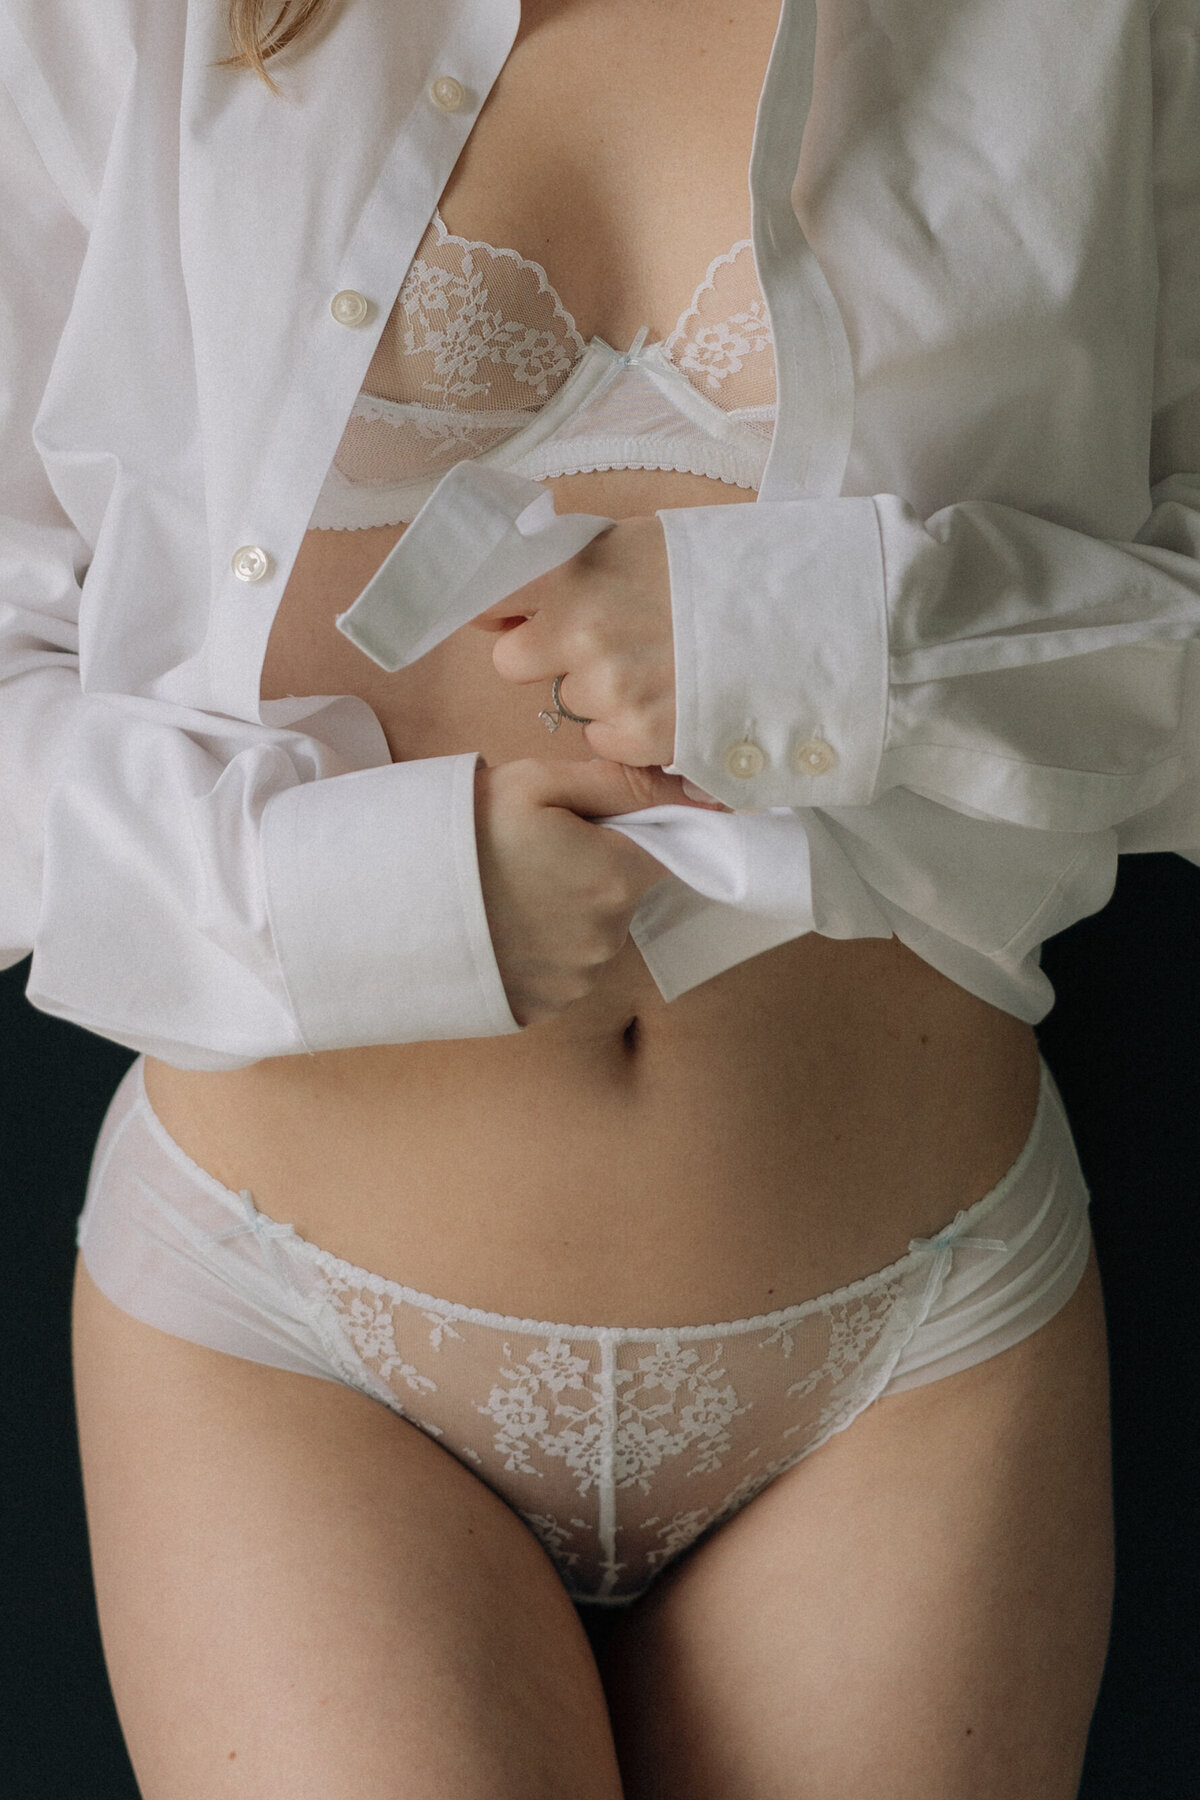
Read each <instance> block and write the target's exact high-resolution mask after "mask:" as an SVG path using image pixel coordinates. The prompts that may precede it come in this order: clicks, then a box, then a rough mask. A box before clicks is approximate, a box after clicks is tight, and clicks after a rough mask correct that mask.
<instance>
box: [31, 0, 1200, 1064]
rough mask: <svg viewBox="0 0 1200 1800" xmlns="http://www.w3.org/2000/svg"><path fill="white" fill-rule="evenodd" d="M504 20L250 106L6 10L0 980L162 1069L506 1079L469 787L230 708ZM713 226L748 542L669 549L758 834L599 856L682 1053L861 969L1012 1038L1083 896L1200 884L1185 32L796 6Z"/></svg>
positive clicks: (1114, 2)
mask: <svg viewBox="0 0 1200 1800" xmlns="http://www.w3.org/2000/svg"><path fill="white" fill-rule="evenodd" d="M518 11H519V9H518V4H517V0H440V3H439V4H437V5H434V4H433V3H432V0H405V3H403V4H397V0H354V3H353V4H352V5H348V6H346V7H343V8H339V9H336V10H335V12H334V14H333V16H332V18H331V22H330V26H329V29H328V30H327V31H326V32H324V33H323V34H322V36H321V38H320V41H319V42H318V43H315V44H313V45H312V47H311V48H310V49H309V50H308V51H307V52H306V53H305V54H304V55H301V56H297V57H295V58H294V59H289V60H288V66H287V67H286V69H284V70H282V71H281V74H280V80H281V82H282V84H283V86H284V89H285V94H286V98H284V99H278V98H275V97H273V96H272V95H271V94H270V93H269V92H267V90H266V89H265V88H264V87H263V86H262V85H261V84H260V83H259V82H258V81H257V80H256V79H255V78H254V77H253V76H252V75H250V74H248V73H245V72H242V71H238V70H234V69H230V68H219V67H216V66H214V65H215V64H216V62H217V61H218V60H219V59H220V58H221V57H223V56H224V55H226V54H227V53H228V48H229V46H228V43H227V41H226V39H225V36H224V12H225V8H224V6H223V5H222V4H219V3H218V0H206V4H204V5H197V6H194V7H189V8H185V7H182V6H154V7H146V6H141V5H135V4H134V0H110V3H109V4H107V5H105V6H104V7H101V8H98V7H96V6H94V5H90V4H85V0H56V3H55V4H54V5H53V6H47V5H45V4H44V0H0V182H2V187H0V354H2V359H3V361H2V368H3V375H2V381H3V389H2V394H0V407H2V416H0V432H2V454H0V962H3V963H8V962H13V961H15V960H17V959H18V958H20V957H21V956H23V955H25V954H27V953H28V952H29V950H30V949H32V951H33V965H32V975H31V980H30V986H29V994H30V997H31V999H32V1000H33V1001H34V1003H35V1004H36V1005H38V1006H40V1007H43V1008H44V1009H45V1010H47V1011H49V1012H52V1013H55V1014H58V1015H59V1016H61V1017H65V1018H69V1019H72V1020H75V1021H76V1022H78V1023H80V1024H82V1025H84V1026H86V1027H87V1028H89V1029H90V1030H93V1031H96V1032H98V1033H100V1034H102V1035H104V1036H106V1037H110V1038H113V1039H115V1040H117V1041H118V1042H121V1043H123V1044H127V1045H129V1046H131V1047H134V1048H136V1049H140V1050H146V1051H150V1052H152V1053H154V1054H156V1055H158V1056H162V1057H165V1058H167V1059H168V1060H170V1061H172V1062H175V1063H177V1064H179V1065H180V1066H185V1067H198V1068H212V1069H217V1068H230V1067H237V1066H239V1065H241V1064H244V1063H248V1062H252V1061H254V1060H256V1059H258V1058H260V1057H264V1056H270V1055H279V1054H286V1053H289V1052H298V1051H302V1050H305V1049H327V1048H337V1047H343V1046H350V1045H357V1044H368V1043H384V1042H403V1041H412V1040H417V1039H421V1038H432V1037H455V1036H472V1035H487V1034H493V1033H500V1032H504V1031H511V1030H513V1029H515V1022H514V1020H513V1018H512V1015H511V1013H510V1011H509V1008H508V1005H507V1003H506V1000H505V996H504V991H503V987H502V984H501V982H500V979H499V974H498V971H497V968H496V963H495V958H494V955H493V953H492V949H491V944H490V940H489V937H488V932H487V922H486V917H485V913H484V907H483V901H482V896H481V891H480V885H479V874H478V868H477V862H476V852H475V840H474V825H473V813H472V791H473V771H474V766H475V760H476V759H475V757H474V756H473V755H469V754H468V755H464V756H459V757H443V758H437V759H430V760H427V761H415V762H409V763H399V764H392V763H391V761H390V759H389V756H388V750H387V746H386V743H385V740H384V735H383V732H382V729H381V727H380V725H379V723H378V720H377V719H376V718H375V715H374V714H373V712H372V711H371V709H370V708H369V707H368V706H367V704H366V703H365V702H364V701H362V700H360V699H358V698H356V697H352V696H337V695H333V696H329V695H325V696H317V697H311V696H310V697H306V698H296V699H289V700H278V701H271V702H260V700H259V678H260V671H261V667H262V662H263V657H264V654H265V650H266V644H267V638H268V634H269V632H270V628H271V623H272V619H273V617H274V614H275V611H276V608H277V606H278V604H279V600H280V597H281V595H282V592H283V589H284V586H285V584H286V581H287V578H288V574H289V572H290V570H291V567H292V564H293V561H294V558H295V556H296V553H297V550H298V548H299V545H300V542H301V539H302V537H303V534H304V531H305V528H306V526H307V524H308V521H309V518H310V515H311V513H312V509H313V505H314V502H315V500H316V497H317V494H318V492H319V490H320V488H321V485H322V482H323V479H324V477H325V474H326V471H327V470H328V468H329V465H330V462H331V459H332V456H333V452H334V449H335V447H336V445H337V442H338V440H339V437H340V435H341V431H342V428H343V426H344V424H345V421H346V418H347V416H348V414H349V412H350V409H351V406H352V404H353V402H354V399H355V396H356V394H357V392H358V390H359V388H360V386H361V384H362V381H363V379H364V376H365V373H366V369H367V365H368V363H369V361H370V358H371V355H372V352H373V349H374V346H375V342H376V340H377V338H378V335H379V332H380V330H381V329H382V326H383V323H384V321H385V320H386V318H387V315H388V313H389V311H390V309H391V306H392V304H393V302H394V300H395V297H396V294H397V292H398V290H399V287H400V283H401V281H402V279H403V277H404V275H405V272H406V270H407V268H408V265H409V263H410V261H411V259H412V256H413V253H414V251H415V249H416V246H417V244H418V242H419V240H420V238H421V235H422V233H423V232H424V230H425V227H426V225H427V223H428V221H429V218H430V217H431V215H432V212H433V210H434V207H435V204H436V202H437V200H438V197H439V195H440V193H441V191H442V188H443V186H444V184H445V182H446V179H447V177H448V175H449V173H450V170H451V168H452V167H453V164H454V162H455V160H456V158H457V156H458V154H459V152H460V150H461V148H462V146H463V143H464V141H465V139H466V137H467V135H468V134H469V132H470V130H471V128H472V124H473V122H474V120H475V119H476V117H477V116H478V113H479V109H480V107H481V106H482V105H483V103H484V101H485V100H486V98H487V95H488V92H489V90H490V88H491V86H492V83H493V82H494V80H495V78H496V75H497V73H498V71H499V70H500V68H501V67H502V66H503V63H504V61H505V58H506V57H507V55H508V53H509V50H510V48H511V45H512V41H513V38H514V35H515V31H516V26H517V23H518ZM818 18H819V22H820V36H819V39H818V36H817V30H816V28H817V22H818ZM810 99H811V106H810ZM749 174H750V187H751V201H752V218H753V239H754V250H755V258H756V263H757V268H758V275H759V280H760V283H761V286H762V291H763V294H764V298H765V300H766V303H767V307H768V311H769V313H770V318H771V324H772V330H773V334H774V340H775V354H776V366H777V375H778V423H777V426H776V432H775V437H774V441H773V443H772V448H771V454H770V458H769V461H768V465H767V470H766V474H765V477H764V481H763V486H762V490H761V492H760V495H759V502H758V504H757V505H754V506H742V507H729V506H712V507H689V508H683V509H677V510H671V511H666V512H664V513H663V514H662V518H663V522H664V526H665V528H666V534H667V546H668V558H669V564H670V577H671V601H672V610H673V618H674V626H675V639H676V676H677V690H678V719H679V722H678V731H677V738H676V745H675V762H674V765H673V766H674V767H675V768H677V769H679V770H680V771H682V772H683V773H685V774H686V775H687V776H688V777H689V778H690V779H691V780H693V781H694V782H695V783H697V784H698V785H699V786H700V787H702V788H704V789H706V790H707V791H709V792H710V793H713V794H716V795H718V796H719V797H721V798H722V799H724V800H726V801H728V802H729V804H730V805H732V806H734V807H735V808H737V809H739V810H738V811H737V813H736V814H735V815H733V816H732V817H718V816H715V815H712V814H683V813H681V812H680V811H678V810H677V809H670V813H671V815H672V816H671V817H668V818H666V819H664V818H663V817H662V816H661V814H657V815H655V816H653V817H649V818H648V819H647V820H646V821H645V822H644V824H643V826H642V827H640V828H639V826H638V824H637V822H636V821H635V822H633V823H632V824H630V822H629V821H624V822H622V826H621V828H623V829H628V830H630V831H631V832H633V831H637V830H639V829H643V830H644V831H645V833H646V834H647V835H646V836H645V837H644V838H643V839H642V841H644V842H647V843H648V844H650V845H651V846H653V844H654V842H656V841H657V842H660V843H662V844H665V845H666V846H667V853H665V854H664V857H663V860H664V862H666V863H667V865H668V866H669V867H670V868H671V869H672V870H673V874H672V876H671V877H670V878H669V879H667V880H665V881H664V882H662V883H661V884H660V885H659V886H658V887H656V888H655V889H653V890H651V892H650V894H649V895H647V897H646V899H645V901H644V902H643V906H642V908H641V910H640V912H639V915H638V919H637V921H636V926H635V936H636V938H637V941H638V943H639V945H640V947H641V949H642V952H643V954H644V955H645V956H646V959H647V962H648V964H649V966H650V968H651V970H652V972H653V974H654V976H655V979H656V980H657V981H658V983H659V986H660V988H661V989H662V991H663V992H664V993H665V994H667V995H668V997H670V996H671V995H672V994H675V993H679V992H682V991H683V990H684V989H686V988H687V987H689V986H692V985H694V984H695V983H696V982H697V981H700V980H703V979H705V978H706V977H707V976H708V975H710V974H713V973H716V972H717V970H719V969H720V968H724V967H727V966H729V965H730V964H731V963H732V962H735V961H737V960H739V958H741V957H745V956H749V955H752V954H754V953H755V952H756V951H757V950H759V949H763V948H766V947H767V946H768V945H769V944H772V943H777V942H779V941H781V940H782V939H783V938H786V937H788V936H795V935H796V934H797V933H798V932H800V931H803V930H805V929H812V930H817V931H822V932H826V933H827V934H829V935H833V936H855V935H872V934H879V933H887V932H895V933H896V934H897V935H898V936H899V937H901V938H902V939H903V940H904V941H905V942H906V943H908V944H910V945H911V946H912V947H913V948H914V949H915V950H916V951H917V952H918V953H919V954H920V955H922V956H924V957H925V958H926V959H927V960H928V961H930V962H931V963H933V964H934V965H935V966H937V967H939V968H941V969H943V970H944V971H945V972H946V973H948V974H949V975H951V976H952V977H953V978H954V979H955V980H957V981H960V982H961V983H962V984H963V985H964V986H966V987H968V988H970V989H971V990H972V991H974V992H976V993H979V994H982V995H983V996H984V997H985V998H987V999H989V1000H992V1001H993V1002H995V1003H996V1004H998V1005H1001V1006H1005V1007H1007V1008H1008V1009H1009V1010H1010V1011H1012V1012H1014V1013H1017V1014H1018V1015H1019V1016H1022V1017H1025V1018H1028V1019H1036V1018H1037V1017H1039V1016H1040V1015H1041V1013H1042V1012H1044V1011H1045V1009H1046V1007H1047V1005H1048V1004H1049V999H1050V996H1049V990H1048V987H1047V986H1046V984H1045V982H1044V979H1043V978H1042V977H1041V976H1040V974H1039V972H1038V970H1037V963H1036V952H1037V947H1038V945H1039V944H1040V943H1041V942H1042V941H1043V939H1044V938H1045V937H1047V936H1048V935H1050V933H1052V932H1054V931H1057V930H1060V929H1061V928H1062V927H1063V926H1065V925H1067V924H1069V923H1070V922H1071V921H1072V920H1074V919H1075V918H1078V917H1080V916H1081V915H1082V914H1084V913H1086V912H1088V911H1090V910H1094V909H1095V908H1096V907H1098V906H1100V905H1101V904H1103V902H1104V900H1105V899H1106V897H1107V894H1108V892H1109V890H1110V887H1111V883H1112V880H1113V874H1114V865H1115V856H1116V853H1117V849H1118V847H1121V848H1132V849H1156V848H1179V849H1182V850H1184V851H1185V852H1190V853H1192V854H1193V855H1194V857H1195V859H1196V860H1200V849H1198V848H1197V847H1198V846H1200V798H1198V787H1200V784H1198V783H1197V779H1196V762H1197V754H1198V748H1197V743H1196V733H1197V730H1198V727H1197V724H1196V721H1197V719H1198V718H1200V664H1198V655H1197V651H1196V649H1195V647H1194V644H1195V640H1196V638H1197V634H1198V633H1200V475H1198V474H1197V471H1200V0H1159V4H1158V5H1157V6H1155V5H1154V4H1153V0H1086V4H1085V3H1084V0H1063V3H1062V4H1059V5H1057V6H1051V7H1048V6H1047V5H1046V4H1045V0H995V4H993V5H989V6H988V7H987V8H986V9H984V10H982V11H981V10H980V9H979V8H978V7H971V8H967V7H965V6H962V5H960V4H958V0H950V3H948V4H947V5H943V6H937V7H934V6H929V5H927V4H923V3H921V0H865V5H864V6H862V7H859V8H857V9H853V11H852V13H847V12H846V11H845V10H844V9H841V8H838V7H835V6H830V7H828V8H827V7H825V6H824V4H820V5H817V6H814V4H813V0H784V3H783V7H782V11H781V15H780V24H779V29H778V33H777V36H776V40H775V46H774V49H773V52H772V56H771V61H770V65H769V68H768V70H767V74H766V79H765V83H764V88H763V93H762V97H761V101H760V106H759V113H758V120H757V125H756V131H755V141H754V150H753V155H752V161H751V167H750V171H749ZM698 203H702V195H701V194H699V193H698ZM413 530H414V531H415V530H416V527H415V526H414V528H413ZM404 542H407V537H406V539H405V540H404ZM403 548H404V543H403V542H402V544H401V545H400V546H398V549H400V550H402V549H403ZM614 828H616V827H614ZM656 831H657V832H658V833H659V837H658V839H657V840H656V839H655V838H654V835H653V834H654V833H655V832H656ZM713 831H716V832H718V833H720V834H723V835H722V837H721V844H720V851H719V854H717V855H715V856H714V851H713V843H714V841H715V840H714V839H713V837H712V835H711V834H712V833H713Z"/></svg>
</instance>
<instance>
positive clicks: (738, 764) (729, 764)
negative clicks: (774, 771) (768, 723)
mask: <svg viewBox="0 0 1200 1800" xmlns="http://www.w3.org/2000/svg"><path fill="white" fill-rule="evenodd" d="M766 766H767V759H766V757H765V756H764V755H763V753H762V751H761V750H760V749H759V747H758V745H757V744H751V743H744V744H735V745H734V746H733V748H732V750H728V751H726V753H725V767H726V768H727V769H728V770H729V773H730V774H731V775H736V776H737V778H738V780H739V781H750V780H752V779H753V777H754V776H755V775H761V774H762V772H763V770H764V769H765V768H766Z"/></svg>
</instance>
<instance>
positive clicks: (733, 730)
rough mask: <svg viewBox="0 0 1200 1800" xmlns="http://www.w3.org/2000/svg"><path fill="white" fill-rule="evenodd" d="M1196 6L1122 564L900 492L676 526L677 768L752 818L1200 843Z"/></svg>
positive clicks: (1168, 119)
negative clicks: (913, 813) (884, 819)
mask: <svg viewBox="0 0 1200 1800" xmlns="http://www.w3.org/2000/svg"><path fill="white" fill-rule="evenodd" d="M1198 30H1200V20H1198V18H1197V8H1196V3H1195V0H1161V3H1160V5H1159V8H1158V12H1157V15H1156V18H1155V21H1154V31H1155V39H1154V55H1155V88H1156V91H1155V223H1156V234H1157V244H1158V253H1159V275H1160V304H1159V314H1158V326H1157V330H1158V336H1157V350H1156V371H1155V388H1156V392H1155V401H1154V420H1153V436H1152V468H1151V481H1152V484H1153V485H1152V488H1151V502H1152V506H1151V510H1150V512H1149V516H1148V517H1147V519H1146V520H1145V523H1144V524H1143V525H1142V527H1141V529H1140V530H1139V531H1138V532H1137V533H1136V535H1135V537H1134V538H1133V539H1132V540H1131V541H1128V542H1114V541H1105V540H1102V539H1098V538H1096V537H1092V536H1089V535H1087V534H1086V533H1085V532H1082V531H1078V530H1072V529H1070V528H1068V527H1066V526H1064V525H1060V524H1057V523H1053V522H1051V521H1050V520H1048V519H1045V518H1041V517H1037V516H1034V515H1032V514H1030V513H1028V512H1023V511H1021V510H1019V509H1017V508H1014V507H1010V506H1005V505H1000V504H994V503H990V502H986V501H976V500H972V501H966V502H963V503H961V504H955V505H949V506H946V507H944V508H943V509H942V510H940V511H938V512H937V513H935V514H934V515H933V516H932V517H929V518H922V517H920V516H919V515H918V514H917V513H916V512H915V510H914V509H913V507H912V506H910V505H908V504H907V503H906V502H905V501H904V500H903V499H902V498H900V497H898V496H896V495H893V494H879V495H874V496H870V497H838V498H831V499H820V498H817V499H812V500H794V501H779V502H770V503H764V504H760V505H758V506H754V507H694V508H681V509H672V510H669V511H663V512H661V513H660V514H659V517H660V519H661V520H662V523H663V528H664V531H665V534H666V540H667V553H668V560H669V566H670V578H671V593H672V610H673V618H674V628H675V655H676V679H677V726H676V741H675V757H674V762H673V764H672V768H673V769H674V770H675V771H677V772H679V773H682V774H684V775H686V776H687V777H688V778H689V779H690V780H692V781H694V782H696V783H697V784H698V785H699V786H700V787H702V788H704V789H705V790H706V791H708V792H709V793H711V794H713V795H715V796H716V797H717V798H719V799H721V800H723V801H725V802H726V803H727V804H728V805H730V806H734V807H739V808H745V807H763V806H788V807H809V806H819V807H823V808H824V807H862V806H867V805H869V804H870V803H871V802H872V801H873V800H874V799H876V798H877V797H878V796H880V795H881V794H883V793H885V792H887V791H888V790H889V789H892V788H895V787H905V788H908V789H910V790H912V791H913V792H915V793H918V794H921V795H924V796H926V797H927V798H930V799H933V800H935V801H937V802H940V803H942V804H944V805H946V806H949V807H952V808H956V809H959V810H961V811H963V812H965V813H970V814H974V815H976V816H979V817H982V818H990V819H998V820H1004V821H1007V822H1010V823H1015V824H1020V825H1027V826H1032V827H1036V828H1040V829H1043V830H1068V831H1093V830H1099V829H1105V828H1108V827H1111V826H1114V825H1115V826H1118V827H1119V828H1120V829H1121V831H1122V834H1123V847H1125V848H1139V849H1142V848H1146V849H1149V848H1178V849H1181V850H1185V851H1186V850H1187V849H1188V847H1189V846H1195V845H1197V844H1198V843H1200V783H1198V782H1197V751H1198V749H1200V745H1198V744H1197V725H1196V701H1197V699H1200V681H1198V680H1197V673H1198V672H1197V669H1196V665H1195V658H1196V656H1197V653H1198V652H1197V646H1196V640H1197V638H1198V636H1200V473H1197V471H1200V307H1198V305H1197V295H1198V294H1200V69H1198V67H1197V49H1196V44H1197V34H1198Z"/></svg>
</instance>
